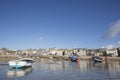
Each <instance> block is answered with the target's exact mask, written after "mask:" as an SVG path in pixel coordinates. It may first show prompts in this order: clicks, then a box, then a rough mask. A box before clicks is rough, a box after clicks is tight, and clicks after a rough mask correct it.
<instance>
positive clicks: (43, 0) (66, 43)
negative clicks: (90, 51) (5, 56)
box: [0, 0, 120, 49]
mask: <svg viewBox="0 0 120 80" xmlns="http://www.w3.org/2000/svg"><path fill="white" fill-rule="evenodd" d="M119 33H120V0H0V47H1V48H2V47H6V48H9V49H26V48H36V49H39V48H50V47H57V48H95V49H96V48H101V47H113V46H117V47H118V46H119V45H120V36H119Z"/></svg>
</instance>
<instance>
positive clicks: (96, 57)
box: [92, 56, 103, 62]
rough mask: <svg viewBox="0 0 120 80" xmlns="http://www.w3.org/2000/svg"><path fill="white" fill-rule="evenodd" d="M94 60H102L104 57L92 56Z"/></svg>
mask: <svg viewBox="0 0 120 80" xmlns="http://www.w3.org/2000/svg"><path fill="white" fill-rule="evenodd" d="M92 61H94V62H102V61H103V59H102V58H101V57H99V56H92Z"/></svg>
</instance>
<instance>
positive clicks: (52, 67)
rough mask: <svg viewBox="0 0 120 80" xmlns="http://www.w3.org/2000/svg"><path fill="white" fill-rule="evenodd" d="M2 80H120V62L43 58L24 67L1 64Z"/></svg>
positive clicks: (0, 76)
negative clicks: (12, 67)
mask: <svg viewBox="0 0 120 80" xmlns="http://www.w3.org/2000/svg"><path fill="white" fill-rule="evenodd" d="M0 80H120V62H119V61H105V62H102V63H94V62H92V61H88V60H80V61H78V62H71V61H53V60H45V61H44V60H42V61H37V62H34V63H33V65H32V67H27V68H22V69H11V68H10V67H9V65H7V64H6V65H2V64H1V65H0Z"/></svg>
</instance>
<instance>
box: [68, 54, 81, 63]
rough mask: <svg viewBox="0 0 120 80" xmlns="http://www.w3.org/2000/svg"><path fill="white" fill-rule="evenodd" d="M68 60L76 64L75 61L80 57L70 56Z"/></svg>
mask: <svg viewBox="0 0 120 80" xmlns="http://www.w3.org/2000/svg"><path fill="white" fill-rule="evenodd" d="M70 60H71V61H72V62H77V61H79V60H80V57H78V56H77V55H72V56H70Z"/></svg>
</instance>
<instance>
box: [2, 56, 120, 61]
mask: <svg viewBox="0 0 120 80" xmlns="http://www.w3.org/2000/svg"><path fill="white" fill-rule="evenodd" d="M26 57H29V58H34V59H35V61H41V60H42V59H48V60H55V61H59V60H69V58H66V57H65V56H37V57H34V56H33V57H31V56H24V58H26ZM80 58H81V60H91V58H92V56H80ZM101 58H103V60H106V61H120V57H103V56H102V57H101ZM16 59H19V58H18V56H16V55H0V62H8V61H10V60H16Z"/></svg>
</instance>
